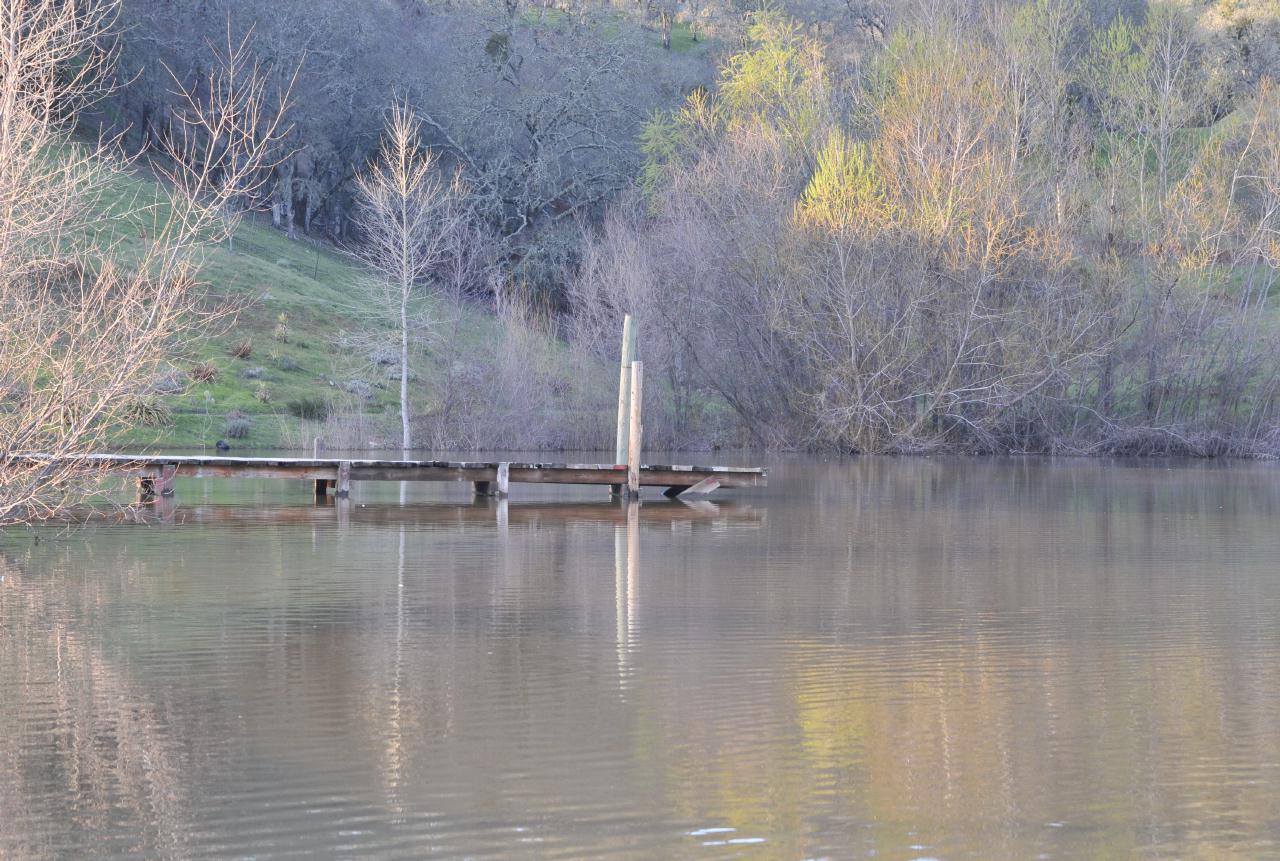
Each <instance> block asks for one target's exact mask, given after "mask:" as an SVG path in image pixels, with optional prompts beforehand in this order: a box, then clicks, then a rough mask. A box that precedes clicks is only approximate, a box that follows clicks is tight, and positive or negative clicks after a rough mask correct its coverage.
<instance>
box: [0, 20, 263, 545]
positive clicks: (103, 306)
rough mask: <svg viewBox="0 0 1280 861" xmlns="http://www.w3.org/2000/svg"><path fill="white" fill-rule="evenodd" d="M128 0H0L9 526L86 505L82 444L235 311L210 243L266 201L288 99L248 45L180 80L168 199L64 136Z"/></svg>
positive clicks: (100, 77)
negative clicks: (206, 269) (247, 209)
mask: <svg viewBox="0 0 1280 861" xmlns="http://www.w3.org/2000/svg"><path fill="white" fill-rule="evenodd" d="M118 8H119V7H118V0H86V2H79V3H66V2H62V0H0V525H3V524H10V523H14V522H19V521H24V520H31V519H37V518H42V517H49V516H52V515H55V514H58V513H59V512H61V511H63V510H64V509H65V508H66V507H68V506H69V505H72V504H75V503H78V502H80V501H83V500H84V499H86V498H87V497H88V496H89V495H90V493H91V491H92V489H93V481H92V479H94V478H95V475H96V473H95V470H94V468H93V466H92V461H91V460H90V459H88V458H87V457H86V456H87V455H89V454H91V453H92V452H93V451H94V450H95V449H97V448H98V447H99V446H100V445H101V444H102V442H103V440H105V439H106V438H107V437H108V435H109V434H110V433H111V432H112V431H113V430H116V429H118V428H120V427H121V426H123V425H125V424H127V422H128V421H129V415H130V410H131V409H132V407H133V406H134V405H135V404H136V403H137V401H138V399H139V398H140V397H142V396H143V395H144V394H145V392H146V388H147V384H148V380H149V379H150V378H152V377H154V376H155V375H156V374H157V372H158V371H159V370H160V369H161V368H163V367H164V366H165V365H166V363H167V362H168V360H169V359H170V358H171V357H172V355H173V352H174V350H175V349H177V348H178V345H180V344H182V343H183V342H184V341H190V340H193V339H196V338H198V337H200V336H201V335H202V334H203V333H205V332H207V331H208V328H209V327H210V326H211V325H212V324H213V323H215V322H216V321H217V320H219V319H220V318H222V317H223V316H225V315H226V313H228V309H227V308H226V306H221V307H219V306H213V305H210V304H208V303H207V302H205V295H204V291H203V284H202V281H201V263H202V257H201V252H202V250H203V249H205V248H207V247H208V246H209V244H210V243H216V242H220V241H223V240H224V239H226V238H227V237H228V236H229V235H230V232H231V231H232V230H234V228H235V222H236V215H237V213H238V212H240V211H241V209H242V208H243V207H244V206H246V205H250V204H251V203H252V202H253V200H254V199H255V198H256V193H257V191H258V190H259V189H260V188H261V185H262V182H263V180H264V178H265V177H266V176H267V175H268V174H269V171H267V170H266V167H267V166H266V165H264V158H265V155H266V153H267V152H269V151H270V150H271V148H272V147H273V146H274V143H275V141H276V140H277V139H278V138H279V137H280V132H281V128H280V124H279V116H280V114H281V111H280V109H279V108H280V106H276V108H274V109H273V108H272V107H271V106H270V105H269V102H268V99H267V98H266V94H265V92H264V90H263V87H262V84H261V81H262V69H261V68H260V67H259V66H258V65H257V64H256V63H254V62H253V61H252V59H251V58H250V56H249V54H248V52H247V50H246V49H245V46H244V44H243V43H239V44H237V43H234V42H230V41H228V43H227V44H226V45H225V47H223V48H221V49H219V50H218V51H216V52H215V57H216V62H215V64H214V65H213V66H212V68H211V70H210V71H209V72H208V73H207V74H206V76H205V77H204V78H203V79H202V80H201V81H200V82H199V83H197V84H195V85H189V86H184V85H182V84H181V83H179V82H177V81H175V82H174V83H175V90H176V91H177V93H178V95H179V98H178V103H179V104H180V105H181V106H182V107H181V109H180V110H178V111H175V112H174V114H173V115H172V118H171V120H172V121H171V122H170V124H169V125H168V127H167V128H166V129H165V140H164V144H163V148H164V151H165V153H166V154H167V155H168V157H169V158H168V159H167V160H163V161H159V162H157V163H156V164H155V165H154V167H155V168H157V169H158V170H159V172H160V173H161V174H162V175H163V176H164V177H165V178H166V179H167V182H165V183H163V184H162V185H161V186H160V187H159V191H158V199H149V200H148V199H141V198H138V197H135V198H128V199H125V200H124V201H123V202H121V201H119V200H118V199H116V198H117V197H118V195H119V189H120V187H121V186H122V185H123V184H124V179H125V178H126V177H127V175H128V173H129V171H130V169H131V167H132V164H131V162H130V160H129V159H128V158H126V157H125V156H124V155H122V153H121V150H120V148H119V147H118V146H117V145H116V142H115V141H111V140H103V141H98V142H96V143H82V142H79V141H77V140H75V139H73V138H72V134H71V133H72V130H73V129H74V126H75V122H76V119H77V117H78V116H79V114H80V112H81V111H82V110H84V108H85V107H86V106H87V105H88V104H90V103H91V102H92V101H93V100H94V99H95V98H96V97H98V96H100V95H101V94H102V92H103V87H104V83H103V82H104V81H105V79H106V77H107V75H108V73H109V72H110V70H111V68H112V63H113V57H114V55H113V52H112V50H111V35H112V31H113V27H114V22H115V20H116V15H117V12H118Z"/></svg>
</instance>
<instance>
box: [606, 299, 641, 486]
mask: <svg viewBox="0 0 1280 861" xmlns="http://www.w3.org/2000/svg"><path fill="white" fill-rule="evenodd" d="M635 360H636V327H635V324H634V323H633V322H632V320H631V315H630V314H627V315H626V316H624V317H623V318H622V362H621V367H620V369H619V371H618V437H617V442H616V445H615V446H614V453H613V462H614V464H620V463H626V462H627V461H626V458H627V453H628V451H629V447H628V444H627V439H628V435H629V433H630V427H629V424H630V410H631V363H632V362H634V361H635ZM622 491H623V486H622V485H621V484H614V485H610V493H611V494H612V495H613V496H621V495H622Z"/></svg>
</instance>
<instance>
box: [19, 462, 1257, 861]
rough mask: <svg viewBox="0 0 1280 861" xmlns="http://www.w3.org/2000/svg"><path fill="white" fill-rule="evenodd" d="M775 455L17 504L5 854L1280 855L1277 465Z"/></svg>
mask: <svg viewBox="0 0 1280 861" xmlns="http://www.w3.org/2000/svg"><path fill="white" fill-rule="evenodd" d="M685 459H686V460H687V459H688V458H687V457H686V458H685ZM699 459H700V460H705V459H706V457H705V456H704V457H702V458H699ZM720 459H721V460H723V459H724V458H720ZM746 460H747V461H750V458H747V459H746ZM769 465H770V470H771V477H770V487H769V488H768V489H767V490H758V491H756V490H753V491H733V492H721V493H719V494H716V495H714V496H712V497H710V501H708V502H699V503H695V504H693V505H686V504H684V503H681V502H668V501H665V500H661V499H660V497H659V498H654V499H646V501H645V503H644V504H643V505H642V506H640V507H632V508H630V509H628V508H626V507H624V506H620V505H616V504H611V503H609V502H608V501H607V497H606V495H605V494H604V492H603V491H602V490H600V489H591V488H582V489H560V490H556V489H550V488H546V487H529V486H522V485H515V486H513V489H512V498H511V500H510V501H509V502H507V503H499V502H497V501H494V500H481V501H473V500H472V499H471V497H470V493H469V488H468V487H467V486H461V485H415V486H411V487H409V488H408V493H407V496H406V497H405V499H404V501H403V502H402V501H401V498H400V496H399V489H398V486H396V485H385V486H374V485H360V484H357V485H356V486H355V490H354V492H353V498H352V500H351V501H350V502H349V503H340V502H335V501H334V500H332V499H331V500H328V501H327V502H324V503H321V504H317V503H316V502H315V501H314V500H313V499H312V498H311V487H310V486H309V485H303V484H302V483H301V482H299V483H295V484H290V483H287V482H269V481H262V482H230V481H226V482H208V483H202V482H197V481H179V484H178V496H177V500H176V506H172V507H171V506H166V505H161V506H160V509H161V510H160V511H159V513H158V514H157V515H156V516H155V517H154V518H152V519H150V520H149V521H148V522H143V523H133V524H110V525H107V524H103V525H94V526H88V527H83V528H77V529H72V530H59V529H53V528H42V529H40V530H38V531H36V532H34V533H32V532H23V531H16V532H9V533H8V534H6V535H4V536H3V537H0V858H4V859H27V858H79V857H87V856H93V857H116V858H124V857H130V858H133V857H143V856H146V857H167V858H189V857H253V858H287V857H303V856H309V857H325V858H327V857H352V858H355V857H359V858H421V857H442V858H472V857H474V858H483V857H493V858H607V857H618V858H634V859H658V858H706V859H722V858H747V859H768V860H769V861H772V859H788V861H801V859H817V858H828V859H847V858H877V859H901V861H908V859H1036V858H1063V859H1077V858H1091V859H1092V858H1099V859H1102V858H1130V857H1140V858H1170V859H1173V858H1193V859H1259V858H1280V466H1278V465H1277V464H1275V463H1245V464H1222V463H1213V462H1200V463H1190V464H1183V463H1171V462H1164V461H1148V462H1109V461H1091V460H991V459H929V458H915V459H893V458H882V459H845V460H819V459H808V458H785V459H779V458H775V459H773V462H772V463H770V464H769ZM655 496H656V494H655ZM37 537H38V538H39V541H38V542H37V541H36V540H35V539H36V538H37Z"/></svg>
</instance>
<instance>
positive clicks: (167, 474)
mask: <svg viewBox="0 0 1280 861" xmlns="http://www.w3.org/2000/svg"><path fill="white" fill-rule="evenodd" d="M177 475H178V465H177V464H176V463H166V464H165V465H164V466H162V467H160V495H161V496H173V480H174V478H176V477H177Z"/></svg>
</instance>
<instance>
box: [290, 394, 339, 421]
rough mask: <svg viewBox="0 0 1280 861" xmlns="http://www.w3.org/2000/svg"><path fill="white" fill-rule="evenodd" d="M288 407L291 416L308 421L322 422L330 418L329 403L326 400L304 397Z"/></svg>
mask: <svg viewBox="0 0 1280 861" xmlns="http://www.w3.org/2000/svg"><path fill="white" fill-rule="evenodd" d="M286 406H287V407H288V409H289V414H290V415H292V416H295V417H297V418H300V419H305V420H307V421H313V422H322V421H324V420H325V419H326V418H328V417H329V402H328V401H326V400H325V399H324V398H317V397H302V398H298V399H297V400H294V401H289V403H288V404H287V405H286Z"/></svg>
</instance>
